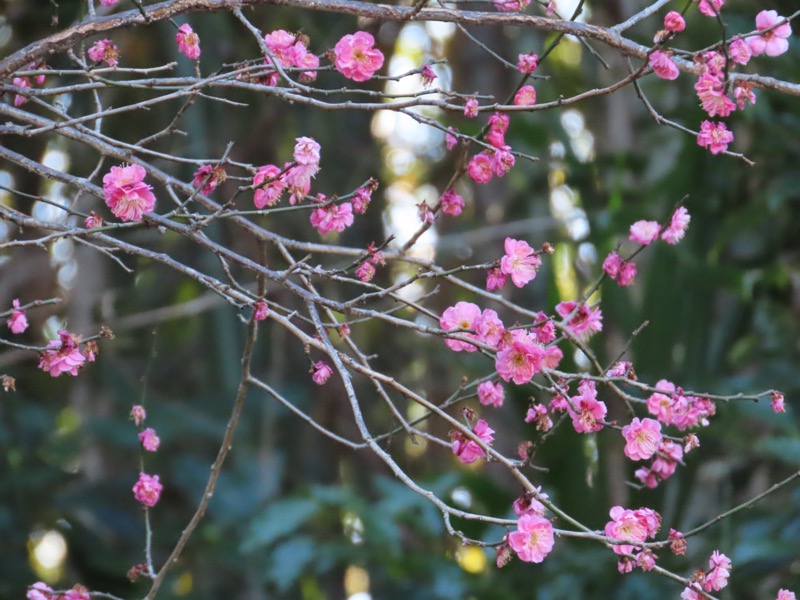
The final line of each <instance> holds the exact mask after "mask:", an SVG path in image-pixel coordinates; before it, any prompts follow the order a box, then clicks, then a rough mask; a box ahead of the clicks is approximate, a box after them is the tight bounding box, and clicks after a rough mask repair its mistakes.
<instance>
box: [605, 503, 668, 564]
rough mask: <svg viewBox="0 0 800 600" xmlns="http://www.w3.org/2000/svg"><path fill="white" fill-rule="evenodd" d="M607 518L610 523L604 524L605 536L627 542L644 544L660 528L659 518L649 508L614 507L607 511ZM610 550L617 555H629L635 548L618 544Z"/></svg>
mask: <svg viewBox="0 0 800 600" xmlns="http://www.w3.org/2000/svg"><path fill="white" fill-rule="evenodd" d="M609 516H610V517H611V521H609V522H608V523H606V527H605V534H606V535H607V536H608V537H612V538H615V539H618V540H623V541H627V542H644V541H645V540H646V539H647V538H648V537H654V536H655V534H656V532H657V531H658V529H659V527H660V526H661V517H660V516H659V514H658V513H657V512H656V511H654V510H651V509H649V508H640V509H637V510H630V509H626V508H622V507H621V506H614V507H613V508H612V509H611V510H610V511H609ZM611 548H612V549H613V550H614V552H615V553H617V554H631V553H632V552H633V550H634V548H635V547H634V546H632V545H630V544H619V545H613V546H611Z"/></svg>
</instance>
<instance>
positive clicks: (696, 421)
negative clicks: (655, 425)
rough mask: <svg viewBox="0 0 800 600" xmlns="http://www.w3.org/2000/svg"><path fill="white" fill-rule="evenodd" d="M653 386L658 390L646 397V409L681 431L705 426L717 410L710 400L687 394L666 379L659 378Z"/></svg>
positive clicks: (664, 422) (665, 423) (662, 421)
mask: <svg viewBox="0 0 800 600" xmlns="http://www.w3.org/2000/svg"><path fill="white" fill-rule="evenodd" d="M655 387H656V389H657V390H659V391H658V392H656V393H654V394H651V395H650V397H649V398H648V399H647V410H648V411H649V412H650V414H651V415H653V416H654V417H655V418H656V419H658V420H659V421H660V422H661V423H663V424H664V425H674V426H675V427H677V428H678V429H680V430H681V431H685V430H686V429H692V428H694V427H697V426H698V425H700V426H703V427H706V426H707V425H708V418H709V417H712V416H714V414H715V413H716V411H717V409H716V406H715V404H714V402H713V401H712V400H709V399H708V398H698V397H696V396H687V395H685V394H684V392H683V390H682V389H681V388H679V387H676V386H675V385H674V384H673V383H672V382H670V381H667V380H666V379H662V380H660V381H659V382H658V383H656V385H655Z"/></svg>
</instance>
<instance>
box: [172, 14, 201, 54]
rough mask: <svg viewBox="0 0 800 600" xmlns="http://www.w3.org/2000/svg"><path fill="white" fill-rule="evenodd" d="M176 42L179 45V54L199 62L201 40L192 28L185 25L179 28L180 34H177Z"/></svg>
mask: <svg viewBox="0 0 800 600" xmlns="http://www.w3.org/2000/svg"><path fill="white" fill-rule="evenodd" d="M175 41H176V42H177V43H178V52H180V53H181V54H183V55H184V56H185V57H186V58H190V59H192V60H197V59H198V58H200V38H199V37H198V35H197V34H196V33H195V32H194V31H193V30H192V26H191V25H189V24H188V23H184V24H183V25H181V26H180V27H178V33H176V34H175Z"/></svg>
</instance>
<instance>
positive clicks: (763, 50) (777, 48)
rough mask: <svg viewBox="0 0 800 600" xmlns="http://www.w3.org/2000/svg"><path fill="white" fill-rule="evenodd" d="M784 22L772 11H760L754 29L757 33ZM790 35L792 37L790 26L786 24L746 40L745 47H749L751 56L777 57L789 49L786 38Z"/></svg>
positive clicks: (782, 18)
mask: <svg viewBox="0 0 800 600" xmlns="http://www.w3.org/2000/svg"><path fill="white" fill-rule="evenodd" d="M784 20H785V19H784V17H782V16H780V15H779V14H778V13H777V12H776V11H774V10H762V11H761V12H760V13H758V14H757V15H756V28H757V29H758V31H764V30H765V29H769V28H770V27H774V26H775V25H778V23H780V22H781V21H784ZM790 35H792V26H791V25H789V23H788V22H786V23H784V24H783V25H778V27H775V29H772V30H771V31H766V32H764V33H762V34H760V35H757V36H753V37H749V38H747V45H748V46H750V52H752V54H753V56H760V55H762V54H766V55H767V56H779V55H781V54H783V53H784V52H786V51H787V50H788V49H789V42H788V41H787V39H786V38H788V37H789V36H790Z"/></svg>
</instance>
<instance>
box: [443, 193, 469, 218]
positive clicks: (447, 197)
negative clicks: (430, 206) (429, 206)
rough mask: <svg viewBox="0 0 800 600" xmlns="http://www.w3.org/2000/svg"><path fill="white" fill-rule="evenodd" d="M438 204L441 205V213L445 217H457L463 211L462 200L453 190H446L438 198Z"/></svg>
mask: <svg viewBox="0 0 800 600" xmlns="http://www.w3.org/2000/svg"><path fill="white" fill-rule="evenodd" d="M439 202H441V204H442V212H443V213H444V214H446V215H451V216H453V217H457V216H458V215H460V214H461V211H462V210H464V198H462V197H461V196H460V195H459V194H456V192H455V190H453V188H448V190H447V191H446V192H445V193H444V194H442V197H441V198H439Z"/></svg>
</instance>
